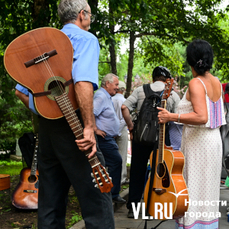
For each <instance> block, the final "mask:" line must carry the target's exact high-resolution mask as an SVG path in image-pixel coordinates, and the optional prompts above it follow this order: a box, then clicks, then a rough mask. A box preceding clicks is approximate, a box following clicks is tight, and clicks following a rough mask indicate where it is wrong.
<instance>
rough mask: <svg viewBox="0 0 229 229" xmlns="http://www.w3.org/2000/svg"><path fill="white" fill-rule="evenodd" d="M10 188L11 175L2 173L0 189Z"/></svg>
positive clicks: (0, 175)
mask: <svg viewBox="0 0 229 229" xmlns="http://www.w3.org/2000/svg"><path fill="white" fill-rule="evenodd" d="M9 188H10V175H8V174H0V191H2V190H5V189H9Z"/></svg>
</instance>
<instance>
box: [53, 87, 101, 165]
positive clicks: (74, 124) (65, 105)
mask: <svg viewBox="0 0 229 229" xmlns="http://www.w3.org/2000/svg"><path fill="white" fill-rule="evenodd" d="M55 100H56V102H57V104H58V106H59V107H60V109H61V111H62V113H63V115H64V116H65V118H66V120H67V122H68V124H69V126H70V128H71V130H72V131H73V133H74V135H75V137H76V139H78V140H79V139H82V138H83V127H82V125H81V122H80V120H79V118H78V116H77V114H76V112H75V110H74V108H73V106H72V103H71V101H70V99H69V98H68V96H67V93H66V92H64V93H63V94H62V95H60V96H56V97H55ZM84 153H85V156H86V157H87V156H88V155H89V154H90V153H91V149H89V150H87V151H84ZM88 161H89V163H90V165H91V167H92V168H94V167H95V166H97V165H99V164H100V161H99V159H98V158H97V156H96V155H94V156H93V157H92V158H90V159H88Z"/></svg>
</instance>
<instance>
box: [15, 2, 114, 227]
mask: <svg viewBox="0 0 229 229" xmlns="http://www.w3.org/2000/svg"><path fill="white" fill-rule="evenodd" d="M58 14H59V16H60V19H61V22H62V23H63V24H64V27H63V29H62V32H64V33H65V34H66V35H67V36H68V37H69V39H70V41H71V43H72V45H73V50H74V53H73V66H72V78H73V81H74V85H75V86H74V88H75V95H76V100H77V103H78V106H79V108H80V114H81V116H82V120H83V124H84V130H83V136H84V138H83V139H81V140H76V141H75V136H74V134H73V132H72V130H71V129H70V128H69V125H68V123H67V121H66V119H65V117H62V118H60V119H56V120H50V119H46V118H43V117H40V118H39V153H38V163H39V174H40V176H39V180H40V183H39V197H38V228H39V229H54V228H55V229H64V228H65V214H66V205H67V198H68V191H69V188H70V185H73V187H74V189H75V192H76V195H77V197H78V200H79V203H80V206H81V211H82V216H83V219H84V221H85V225H86V228H87V229H90V228H91V229H93V228H94V229H95V228H97V229H98V228H106V229H113V228H115V227H114V217H113V207H112V200H111V195H110V193H101V192H100V190H99V189H97V188H95V187H94V185H95V184H94V183H92V178H91V167H90V164H89V163H88V159H87V158H86V157H85V155H84V153H82V152H81V151H86V150H88V149H90V148H91V149H92V150H91V153H90V154H89V156H88V157H89V158H91V157H92V156H93V155H94V154H95V153H96V154H97V156H98V158H99V160H100V162H102V164H103V165H104V158H103V156H102V154H101V152H98V151H97V147H96V139H95V135H94V127H95V126H94V125H95V122H94V115H93V90H96V89H97V88H98V60H99V50H100V48H99V44H98V40H97V38H96V37H95V36H94V35H92V34H91V33H89V32H88V30H89V28H90V23H91V22H92V21H93V17H94V15H92V14H91V9H90V6H89V5H88V3H87V2H86V1H85V0H61V2H60V4H59V7H58ZM53 39H55V37H53ZM28 80H29V79H28ZM15 94H16V95H17V96H18V97H19V98H20V99H21V100H22V102H23V103H24V104H25V105H26V106H27V107H28V108H30V109H31V110H33V111H34V112H36V111H35V108H34V105H33V100H32V99H33V97H32V94H29V93H28V90H27V89H26V88H24V87H22V86H21V85H17V86H16V93H15ZM50 109H51V108H50ZM77 113H79V110H78V111H77Z"/></svg>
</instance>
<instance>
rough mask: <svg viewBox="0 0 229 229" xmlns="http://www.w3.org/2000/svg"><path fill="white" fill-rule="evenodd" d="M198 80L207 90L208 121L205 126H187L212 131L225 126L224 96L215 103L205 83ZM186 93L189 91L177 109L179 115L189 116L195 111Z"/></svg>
mask: <svg viewBox="0 0 229 229" xmlns="http://www.w3.org/2000/svg"><path fill="white" fill-rule="evenodd" d="M197 79H198V80H200V82H201V83H202V84H203V86H204V89H205V93H206V103H207V110H208V121H207V123H206V124H203V125H190V124H187V125H188V126H191V127H198V128H199V127H201V128H211V129H214V128H218V127H220V126H222V125H225V124H226V120H225V115H224V106H223V99H222V96H220V98H219V99H218V100H217V101H216V102H213V101H212V100H211V99H210V98H209V97H208V95H207V88H206V86H205V84H204V82H203V81H202V80H201V79H200V78H197ZM221 92H222V86H221ZM186 93H187V91H186V92H185V94H184V96H183V98H182V100H181V101H180V103H179V104H178V107H177V113H178V114H187V113H191V112H193V111H194V110H193V106H192V103H191V101H189V100H187V99H186ZM184 125H186V124H184Z"/></svg>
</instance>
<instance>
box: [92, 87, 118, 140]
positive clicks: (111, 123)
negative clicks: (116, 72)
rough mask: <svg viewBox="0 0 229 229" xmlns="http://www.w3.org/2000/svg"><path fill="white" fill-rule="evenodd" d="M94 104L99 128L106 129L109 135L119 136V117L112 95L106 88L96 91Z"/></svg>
mask: <svg viewBox="0 0 229 229" xmlns="http://www.w3.org/2000/svg"><path fill="white" fill-rule="evenodd" d="M93 105H94V115H95V123H96V126H97V128H98V129H99V130H102V131H104V132H105V133H106V134H107V135H108V136H111V137H115V136H117V135H118V134H119V119H118V117H117V115H116V112H115V109H114V105H113V102H112V99H111V96H110V94H109V93H108V92H107V91H106V90H105V89H104V88H100V89H99V90H97V91H96V93H95V95H94V101H93Z"/></svg>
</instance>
